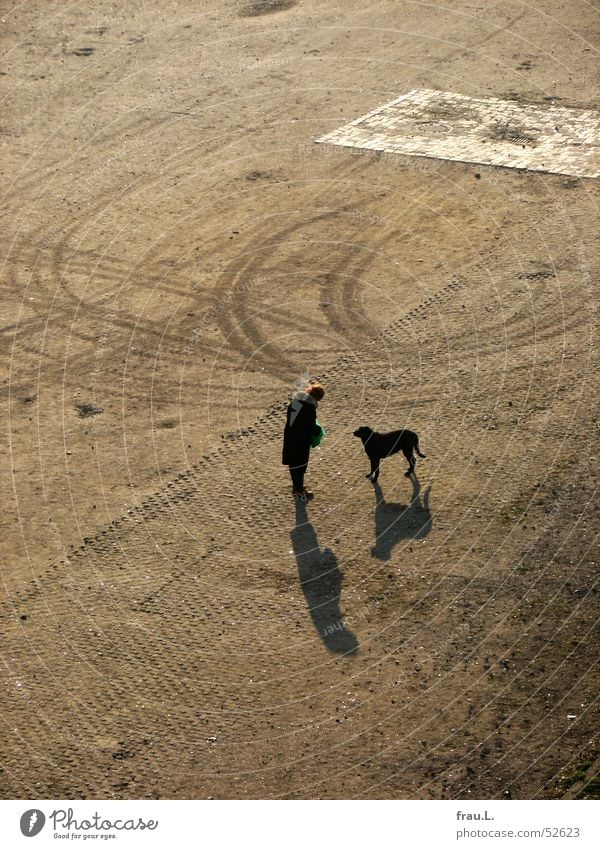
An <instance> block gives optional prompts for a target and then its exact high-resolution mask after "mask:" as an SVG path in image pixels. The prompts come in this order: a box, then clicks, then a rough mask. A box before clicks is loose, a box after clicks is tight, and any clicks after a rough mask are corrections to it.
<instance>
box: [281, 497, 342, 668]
mask: <svg viewBox="0 0 600 849" xmlns="http://www.w3.org/2000/svg"><path fill="white" fill-rule="evenodd" d="M290 537H291V540H292V547H293V549H294V554H295V556H296V563H297V564H298V575H299V577H300V586H301V587H302V592H303V593H304V598H305V599H306V603H307V605H308V610H309V612H310V617H311V619H312V621H313V625H314V626H315V628H316V630H317V633H318V634H319V636H320V637H321V639H322V640H323V643H324V644H325V647H326V648H327V649H328V650H329V651H330V652H335V653H336V654H355V653H356V652H357V651H358V640H357V639H356V637H355V635H354V634H353V633H352V631H350V630H349V628H348V626H347V624H346V622H345V621H344V619H343V617H342V612H341V610H340V596H341V592H342V580H343V576H342V573H341V571H340V568H339V566H338V562H337V557H336V556H335V554H334V553H333V551H332V550H331V549H330V548H324V549H323V550H321V549H320V546H319V540H318V538H317V535H316V533H315V529H314V528H313V526H312V525H311V523H310V522H309V520H308V514H307V512H306V504H304V503H303V502H301V501H296V527H295V528H293V529H292V531H291V532H290Z"/></svg>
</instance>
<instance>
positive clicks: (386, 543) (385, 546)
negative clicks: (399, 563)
mask: <svg viewBox="0 0 600 849" xmlns="http://www.w3.org/2000/svg"><path fill="white" fill-rule="evenodd" d="M411 480H412V485H413V491H412V495H411V498H410V501H409V503H408V504H400V503H397V502H389V501H386V500H385V496H384V494H383V490H382V489H381V487H380V486H379V484H378V483H374V484H373V490H374V492H375V545H374V546H373V548H372V549H371V554H372V555H373V556H374V557H376V558H377V559H378V560H389V559H390V558H391V556H392V551H393V549H394V546H395V545H396V544H397V543H399V542H400V541H401V540H403V539H424V538H425V537H426V536H427V534H428V533H429V532H430V530H431V510H430V509H429V494H430V492H431V484H430V485H429V486H428V487H427V489H426V490H425V494H424V495H423V501H421V484H420V483H419V479H418V477H417V476H416V475H412V477H411Z"/></svg>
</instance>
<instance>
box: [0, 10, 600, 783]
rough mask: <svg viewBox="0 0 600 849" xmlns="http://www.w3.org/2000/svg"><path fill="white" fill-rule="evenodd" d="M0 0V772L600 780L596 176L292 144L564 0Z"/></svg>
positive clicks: (548, 45) (115, 777) (476, 75)
mask: <svg viewBox="0 0 600 849" xmlns="http://www.w3.org/2000/svg"><path fill="white" fill-rule="evenodd" d="M1 7H2V10H3V12H2V15H1V19H0V26H1V27H2V29H1V31H0V32H1V38H2V41H1V46H0V51H1V62H0V72H1V76H0V86H1V96H2V103H3V109H2V118H1V121H2V125H1V127H0V132H1V142H2V147H1V157H0V169H1V174H2V184H3V189H2V193H3V204H2V229H1V231H0V245H1V252H2V278H1V285H2V296H1V301H0V313H1V319H2V320H1V328H0V329H1V332H0V346H1V354H2V374H1V384H0V404H1V410H2V419H3V422H5V426H4V427H3V439H2V441H1V443H0V451H1V452H2V453H1V463H0V476H1V477H0V482H1V497H2V511H1V514H0V515H1V517H2V518H1V521H2V553H3V558H2V559H3V604H2V607H1V608H0V616H1V620H2V624H1V627H2V634H3V641H2V643H3V648H2V660H3V676H2V679H3V680H2V684H3V710H2V718H3V721H4V722H3V732H2V741H3V742H2V758H1V763H2V773H1V775H2V777H1V781H0V792H1V793H2V796H3V797H4V798H10V797H20V798H46V797H49V798H259V797H260V798H316V797H320V798H354V797H359V798H419V799H430V798H432V799H442V798H469V797H470V798H548V797H559V796H563V795H565V794H566V795H569V794H571V795H572V796H573V795H579V796H583V797H586V796H587V797H590V796H593V795H596V796H597V795H598V787H597V785H598V782H597V778H595V776H597V763H598V761H597V758H598V754H599V753H598V749H597V745H596V741H597V729H598V711H597V706H598V701H597V699H598V692H599V678H598V675H597V661H598V650H597V647H598V630H597V628H598V595H597V563H598V558H597V555H598V552H597V549H594V542H595V536H596V533H597V530H598V525H599V520H598V511H597V489H596V487H597V481H598V471H599V465H600V464H599V462H598V453H599V450H600V448H599V445H598V433H597V430H598V363H597V350H596V341H595V334H596V331H597V315H596V310H597V280H598V277H597V271H598V263H597V256H598V253H597V248H598V244H597V235H596V234H597V229H598V214H597V182H596V181H594V180H591V179H587V180H586V179H576V178H571V177H567V176H560V175H551V174H543V173H532V172H526V171H514V170H510V169H500V168H492V167H484V166H477V165H471V164H461V163H449V162H444V161H440V160H434V159H417V158H409V157H391V156H386V155H377V154H371V153H366V152H365V153H356V152H352V151H350V150H344V149H339V148H333V147H328V146H326V145H316V144H314V141H313V140H314V139H315V138H317V137H318V136H321V135H323V134H324V133H326V132H329V131H331V130H333V129H335V128H336V127H338V126H340V125H341V124H343V123H345V122H346V121H349V120H351V119H354V118H357V117H358V116H360V115H363V114H364V113H366V112H368V111H369V110H371V109H373V108H375V107H376V106H378V105H380V104H382V103H385V102H387V101H389V100H392V99H393V98H395V97H397V96H399V95H400V94H402V93H403V92H406V91H410V90H411V89H417V88H433V89H439V90H442V91H453V92H459V93H462V94H466V95H469V96H474V97H475V96H478V97H489V96H494V97H500V98H510V99H515V100H519V101H520V102H522V103H528V102H535V103H540V102H542V103H548V104H552V103H555V104H558V105H564V106H577V107H583V108H598V100H599V96H598V95H599V80H598V75H597V71H598V54H597V48H598V35H599V32H600V15H599V13H598V8H597V7H596V8H595V7H594V5H593V4H591V3H586V2H583V0H581V1H580V0H573V2H571V3H564V2H558V0H557V2H554V0H543V1H542V0H540V2H538V3H537V4H524V3H522V2H517V0H514V2H511V0H506V2H491V3H479V4H476V3H475V2H471V3H469V2H465V0H452V2H450V0H439V2H437V3H436V4H435V5H433V4H424V3H420V2H409V0H405V2H396V1H395V0H394V2H391V0H377V2H372V0H363V2H354V0H347V2H344V3H338V4H335V3H330V2H326V1H325V2H321V0H319V2H317V0H305V2H293V0H288V2H276V0H263V1H262V2H258V1H257V2H242V0H239V2H235V0H232V2H228V3H225V2H223V0H219V2H217V0H207V2H203V3H202V4H198V3H193V2H191V0H181V2H178V3H177V4H170V3H163V2H158V0H124V2H122V3H120V4H113V3H108V2H89V3H46V2H34V0H25V2H24V3H20V4H18V5H14V6H13V4H8V3H2V4H1ZM199 7H200V8H201V11H198V8H199ZM305 367H307V368H309V369H310V370H311V373H312V374H313V375H314V376H316V377H319V378H321V379H322V380H323V381H324V383H325V384H326V387H327V395H326V398H325V400H324V401H323V403H322V405H321V406H320V419H321V421H322V422H323V423H324V424H325V426H326V428H327V438H326V440H325V441H324V442H323V445H322V447H321V448H320V449H318V450H317V451H315V452H313V457H312V459H311V466H310V468H309V478H310V483H311V484H312V486H313V487H314V488H315V490H316V493H317V497H316V498H315V500H314V502H312V503H310V504H309V505H308V506H307V507H304V506H301V505H296V506H295V505H294V502H293V501H292V500H291V498H290V495H289V481H288V478H287V470H286V469H285V468H284V467H282V466H281V463H280V448H281V432H282V426H283V416H284V411H285V405H286V403H287V399H288V398H289V392H290V391H291V387H292V383H293V380H294V378H295V377H296V375H297V374H298V373H299V372H300V371H301V370H302V369H303V368H305ZM363 424H369V425H371V426H372V427H374V428H377V429H379V430H386V429H392V428H395V427H399V426H402V425H405V426H408V427H411V428H413V429H414V430H416V431H418V433H419V435H420V439H421V446H422V448H423V450H424V451H425V453H426V454H427V455H428V457H427V460H424V461H420V462H419V464H418V467H417V471H418V479H416V480H415V481H413V482H411V481H409V480H408V479H406V478H405V477H404V476H403V472H404V470H405V469H404V464H403V462H400V461H398V460H397V459H394V460H391V459H390V460H388V461H387V462H386V463H384V464H383V466H382V474H381V478H380V481H379V483H380V487H379V488H378V489H374V488H373V487H372V486H371V484H369V483H368V482H367V481H365V478H364V474H365V472H366V471H367V461H366V458H365V456H364V454H363V453H362V448H361V447H360V445H359V444H358V441H357V440H355V439H353V438H352V435H351V434H352V430H353V429H354V428H355V427H357V426H359V425H363Z"/></svg>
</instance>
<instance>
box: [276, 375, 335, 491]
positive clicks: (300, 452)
mask: <svg viewBox="0 0 600 849" xmlns="http://www.w3.org/2000/svg"><path fill="white" fill-rule="evenodd" d="M324 394H325V390H324V388H323V387H322V386H321V384H320V383H309V385H308V386H307V387H306V389H305V390H303V391H300V392H296V394H295V395H294V397H293V398H292V400H291V403H290V405H289V406H288V408H287V419H286V423H285V429H284V431H283V455H282V460H281V462H282V463H283V465H284V466H289V468H290V475H291V478H292V485H293V488H292V495H293V496H294V498H300V499H301V500H302V501H306V499H307V498H314V493H313V492H311V491H310V490H308V489H306V488H305V487H304V474H305V472H306V467H307V466H308V460H309V457H310V444H311V441H312V439H313V438H314V437H315V436H318V435H319V433H320V432H321V428H320V426H319V425H318V424H317V403H318V402H319V401H320V400H321V398H322V397H323V395H324Z"/></svg>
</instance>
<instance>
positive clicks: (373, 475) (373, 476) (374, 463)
mask: <svg viewBox="0 0 600 849" xmlns="http://www.w3.org/2000/svg"><path fill="white" fill-rule="evenodd" d="M369 460H370V461H371V471H370V472H369V474H368V475H367V478H368V479H369V480H370V481H371V483H375V482H376V481H377V478H378V477H379V458H378V457H369Z"/></svg>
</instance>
